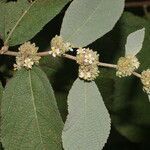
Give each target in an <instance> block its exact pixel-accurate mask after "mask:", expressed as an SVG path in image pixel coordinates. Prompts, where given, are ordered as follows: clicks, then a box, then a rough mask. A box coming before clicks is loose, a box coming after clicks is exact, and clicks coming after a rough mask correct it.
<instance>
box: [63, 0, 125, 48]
mask: <svg viewBox="0 0 150 150" xmlns="http://www.w3.org/2000/svg"><path fill="white" fill-rule="evenodd" d="M112 8H113V9H112ZM123 9H124V0H113V1H110V0H74V1H73V2H72V3H71V5H70V7H69V8H68V10H67V12H66V14H65V17H64V20H63V24H62V28H61V35H62V36H63V38H64V39H65V40H66V41H68V42H71V43H72V44H73V45H74V46H75V47H80V46H81V47H84V46H87V45H88V44H90V43H92V42H94V41H95V40H96V39H98V38H100V37H102V36H103V35H104V34H106V33H107V32H109V31H110V30H111V29H112V28H113V27H114V25H115V24H116V22H117V21H118V19H119V18H120V16H121V14H122V12H123Z"/></svg>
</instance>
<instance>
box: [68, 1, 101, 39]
mask: <svg viewBox="0 0 150 150" xmlns="http://www.w3.org/2000/svg"><path fill="white" fill-rule="evenodd" d="M101 2H102V0H101V1H100V2H99V4H98V5H97V7H96V8H95V9H94V10H93V11H92V13H91V15H89V17H88V18H87V19H85V20H84V21H85V22H84V21H83V24H82V25H81V26H80V27H79V28H77V29H76V31H75V32H74V33H73V34H72V35H70V36H68V38H67V40H66V41H68V40H71V38H73V36H74V35H75V34H77V32H79V31H80V30H81V29H82V28H83V27H84V25H85V24H87V22H88V21H89V20H90V19H91V18H92V16H93V15H94V14H95V12H96V11H97V10H98V9H99V7H100V3H101Z"/></svg>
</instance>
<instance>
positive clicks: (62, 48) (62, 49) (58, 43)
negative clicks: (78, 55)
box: [49, 35, 72, 57]
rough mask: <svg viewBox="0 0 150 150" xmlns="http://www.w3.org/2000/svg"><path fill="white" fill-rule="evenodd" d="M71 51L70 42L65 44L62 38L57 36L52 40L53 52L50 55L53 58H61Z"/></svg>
mask: <svg viewBox="0 0 150 150" xmlns="http://www.w3.org/2000/svg"><path fill="white" fill-rule="evenodd" d="M70 50H72V45H71V44H70V43H68V42H64V40H63V38H62V37H61V36H58V35H56V36H55V37H54V38H53V39H52V40H51V50H50V51H49V54H50V55H52V56H53V57H56V56H61V55H62V54H64V53H66V52H68V51H70Z"/></svg>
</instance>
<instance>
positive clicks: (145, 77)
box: [141, 69, 150, 94]
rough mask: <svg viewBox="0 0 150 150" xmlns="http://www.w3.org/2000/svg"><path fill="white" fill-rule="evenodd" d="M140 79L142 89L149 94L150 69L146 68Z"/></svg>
mask: <svg viewBox="0 0 150 150" xmlns="http://www.w3.org/2000/svg"><path fill="white" fill-rule="evenodd" d="M141 81H142V83H143V90H144V91H145V92H146V93H147V94H150V69H147V70H145V71H143V72H142V74H141Z"/></svg>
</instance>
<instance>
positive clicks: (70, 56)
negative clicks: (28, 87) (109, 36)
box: [0, 50, 141, 78]
mask: <svg viewBox="0 0 150 150" xmlns="http://www.w3.org/2000/svg"><path fill="white" fill-rule="evenodd" d="M0 51H1V50H0ZM17 54H18V52H13V51H9V50H8V51H6V52H5V53H0V55H9V56H17ZM37 55H38V56H41V57H42V56H48V55H50V54H49V51H46V52H39V53H37ZM62 56H63V57H64V58H67V59H70V60H74V61H76V57H75V56H72V55H69V54H63V55H62ZM98 66H101V67H106V68H114V69H116V68H117V65H115V64H109V63H103V62H99V64H98ZM133 75H135V76H136V77H138V78H141V75H140V74H139V73H137V72H133Z"/></svg>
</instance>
